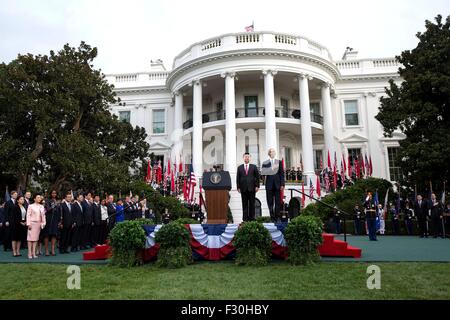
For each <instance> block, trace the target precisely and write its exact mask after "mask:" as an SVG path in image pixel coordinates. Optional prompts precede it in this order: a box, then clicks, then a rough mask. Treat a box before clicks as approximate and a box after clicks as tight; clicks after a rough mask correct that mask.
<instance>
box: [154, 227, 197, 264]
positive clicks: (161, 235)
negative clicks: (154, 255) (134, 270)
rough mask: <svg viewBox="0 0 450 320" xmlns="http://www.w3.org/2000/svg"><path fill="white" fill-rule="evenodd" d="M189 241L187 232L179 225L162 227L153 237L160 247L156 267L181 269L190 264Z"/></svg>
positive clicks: (190, 250)
mask: <svg viewBox="0 0 450 320" xmlns="http://www.w3.org/2000/svg"><path fill="white" fill-rule="evenodd" d="M189 239H190V236H189V231H188V230H187V229H186V227H185V226H184V225H182V224H181V223H169V224H165V225H163V226H162V227H161V229H159V231H158V232H157V233H156V236H155V242H156V243H158V244H159V245H160V248H159V251H158V259H157V260H156V265H157V266H159V267H167V268H181V267H184V266H186V265H188V264H190V263H192V249H191V245H190V244H189Z"/></svg>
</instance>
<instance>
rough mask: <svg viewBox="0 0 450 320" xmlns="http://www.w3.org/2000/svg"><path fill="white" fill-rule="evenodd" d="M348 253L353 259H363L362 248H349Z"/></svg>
mask: <svg viewBox="0 0 450 320" xmlns="http://www.w3.org/2000/svg"><path fill="white" fill-rule="evenodd" d="M347 252H348V253H349V254H350V255H351V256H352V257H353V258H361V253H362V250H361V248H356V247H352V246H348V247H347Z"/></svg>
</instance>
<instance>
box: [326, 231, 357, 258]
mask: <svg viewBox="0 0 450 320" xmlns="http://www.w3.org/2000/svg"><path fill="white" fill-rule="evenodd" d="M322 238H323V242H322V245H321V246H319V248H318V249H319V253H320V255H321V256H326V257H353V258H361V249H360V248H356V247H352V246H349V245H348V243H347V242H345V241H342V240H336V239H334V235H332V234H328V233H324V234H322Z"/></svg>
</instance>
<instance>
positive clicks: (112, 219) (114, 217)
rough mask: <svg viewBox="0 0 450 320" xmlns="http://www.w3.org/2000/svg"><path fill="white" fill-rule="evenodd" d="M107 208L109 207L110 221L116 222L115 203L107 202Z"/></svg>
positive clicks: (111, 222)
mask: <svg viewBox="0 0 450 320" xmlns="http://www.w3.org/2000/svg"><path fill="white" fill-rule="evenodd" d="M106 208H107V209H108V217H109V223H110V224H114V223H115V222H116V216H115V213H116V207H115V206H114V204H112V203H108V204H106ZM113 215H114V216H113ZM111 216H112V217H111Z"/></svg>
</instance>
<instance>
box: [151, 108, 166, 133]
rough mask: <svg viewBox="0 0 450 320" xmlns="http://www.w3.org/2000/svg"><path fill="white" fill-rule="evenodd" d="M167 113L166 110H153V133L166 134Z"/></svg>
mask: <svg viewBox="0 0 450 320" xmlns="http://www.w3.org/2000/svg"><path fill="white" fill-rule="evenodd" d="M165 132H166V123H165V112H164V110H153V133H165Z"/></svg>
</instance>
